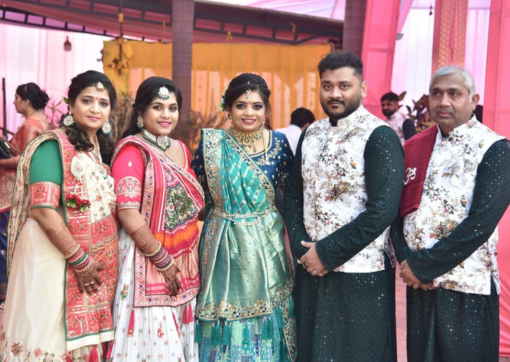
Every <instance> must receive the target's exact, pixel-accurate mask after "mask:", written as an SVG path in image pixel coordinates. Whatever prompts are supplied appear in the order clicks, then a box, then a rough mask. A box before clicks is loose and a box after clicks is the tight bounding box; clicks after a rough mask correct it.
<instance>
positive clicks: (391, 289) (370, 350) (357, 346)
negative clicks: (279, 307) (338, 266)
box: [294, 258, 397, 362]
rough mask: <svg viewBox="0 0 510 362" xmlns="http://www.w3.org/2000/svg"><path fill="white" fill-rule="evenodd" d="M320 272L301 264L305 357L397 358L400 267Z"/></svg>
mask: <svg viewBox="0 0 510 362" xmlns="http://www.w3.org/2000/svg"><path fill="white" fill-rule="evenodd" d="M385 264H386V265H385V267H386V269H385V270H384V271H380V272H374V273H335V272H331V273H328V274H327V275H325V276H324V277H322V278H320V277H314V276H312V275H310V274H308V273H306V272H305V270H304V269H303V267H302V266H301V265H298V267H297V269H296V288H295V290H294V296H295V304H296V310H295V313H296V320H297V330H298V334H297V336H298V338H297V340H298V344H297V346H298V358H297V360H298V361H300V362H312V361H313V362H315V361H335V362H337V361H346V362H393V361H396V360H397V357H396V349H397V348H396V327H395V323H396V322H395V269H393V268H392V267H391V265H390V263H389V260H388V259H387V258H386V263H385Z"/></svg>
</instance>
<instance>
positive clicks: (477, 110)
mask: <svg viewBox="0 0 510 362" xmlns="http://www.w3.org/2000/svg"><path fill="white" fill-rule="evenodd" d="M473 114H474V115H475V117H476V120H477V121H478V122H480V123H483V106H482V105H481V104H477V105H476V107H475V110H474V111H473Z"/></svg>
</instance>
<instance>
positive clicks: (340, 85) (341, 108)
mask: <svg viewBox="0 0 510 362" xmlns="http://www.w3.org/2000/svg"><path fill="white" fill-rule="evenodd" d="M320 87H321V88H320V93H319V99H320V102H321V106H322V109H324V112H325V113H326V114H327V115H328V116H329V118H330V120H332V121H334V122H335V121H338V120H339V119H342V118H345V117H347V116H348V115H350V114H351V113H353V112H354V111H356V110H357V109H358V108H359V106H360V105H361V100H362V99H363V98H364V97H366V95H367V84H366V82H364V81H360V79H358V77H357V75H356V74H355V71H354V69H353V68H350V67H343V68H338V69H335V70H330V69H328V70H325V71H324V72H323V73H322V75H321V83H320Z"/></svg>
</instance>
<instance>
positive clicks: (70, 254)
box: [64, 244, 80, 259]
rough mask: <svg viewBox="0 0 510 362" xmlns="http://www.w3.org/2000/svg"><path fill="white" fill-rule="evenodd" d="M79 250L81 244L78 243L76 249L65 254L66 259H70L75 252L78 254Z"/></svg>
mask: <svg viewBox="0 0 510 362" xmlns="http://www.w3.org/2000/svg"><path fill="white" fill-rule="evenodd" d="M78 250H80V244H78V245H77V246H76V248H74V250H73V251H71V252H70V253H69V254H67V255H64V259H69V258H70V257H72V256H73V255H74V254H76V252H77V251H78Z"/></svg>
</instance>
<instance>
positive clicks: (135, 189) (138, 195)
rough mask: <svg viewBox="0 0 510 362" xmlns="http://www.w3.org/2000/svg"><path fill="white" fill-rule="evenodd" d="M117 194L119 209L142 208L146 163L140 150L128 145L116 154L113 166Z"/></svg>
mask: <svg viewBox="0 0 510 362" xmlns="http://www.w3.org/2000/svg"><path fill="white" fill-rule="evenodd" d="M112 174H113V177H114V179H115V193H116V194H117V210H121V209H137V210H139V209H140V206H141V204H142V194H143V180H144V177H145V164H144V160H143V158H142V154H141V153H140V150H139V149H138V148H137V147H136V146H134V145H127V146H126V147H124V148H123V149H122V150H121V151H120V152H119V153H118V154H117V156H116V158H115V163H114V164H113V166H112Z"/></svg>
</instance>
